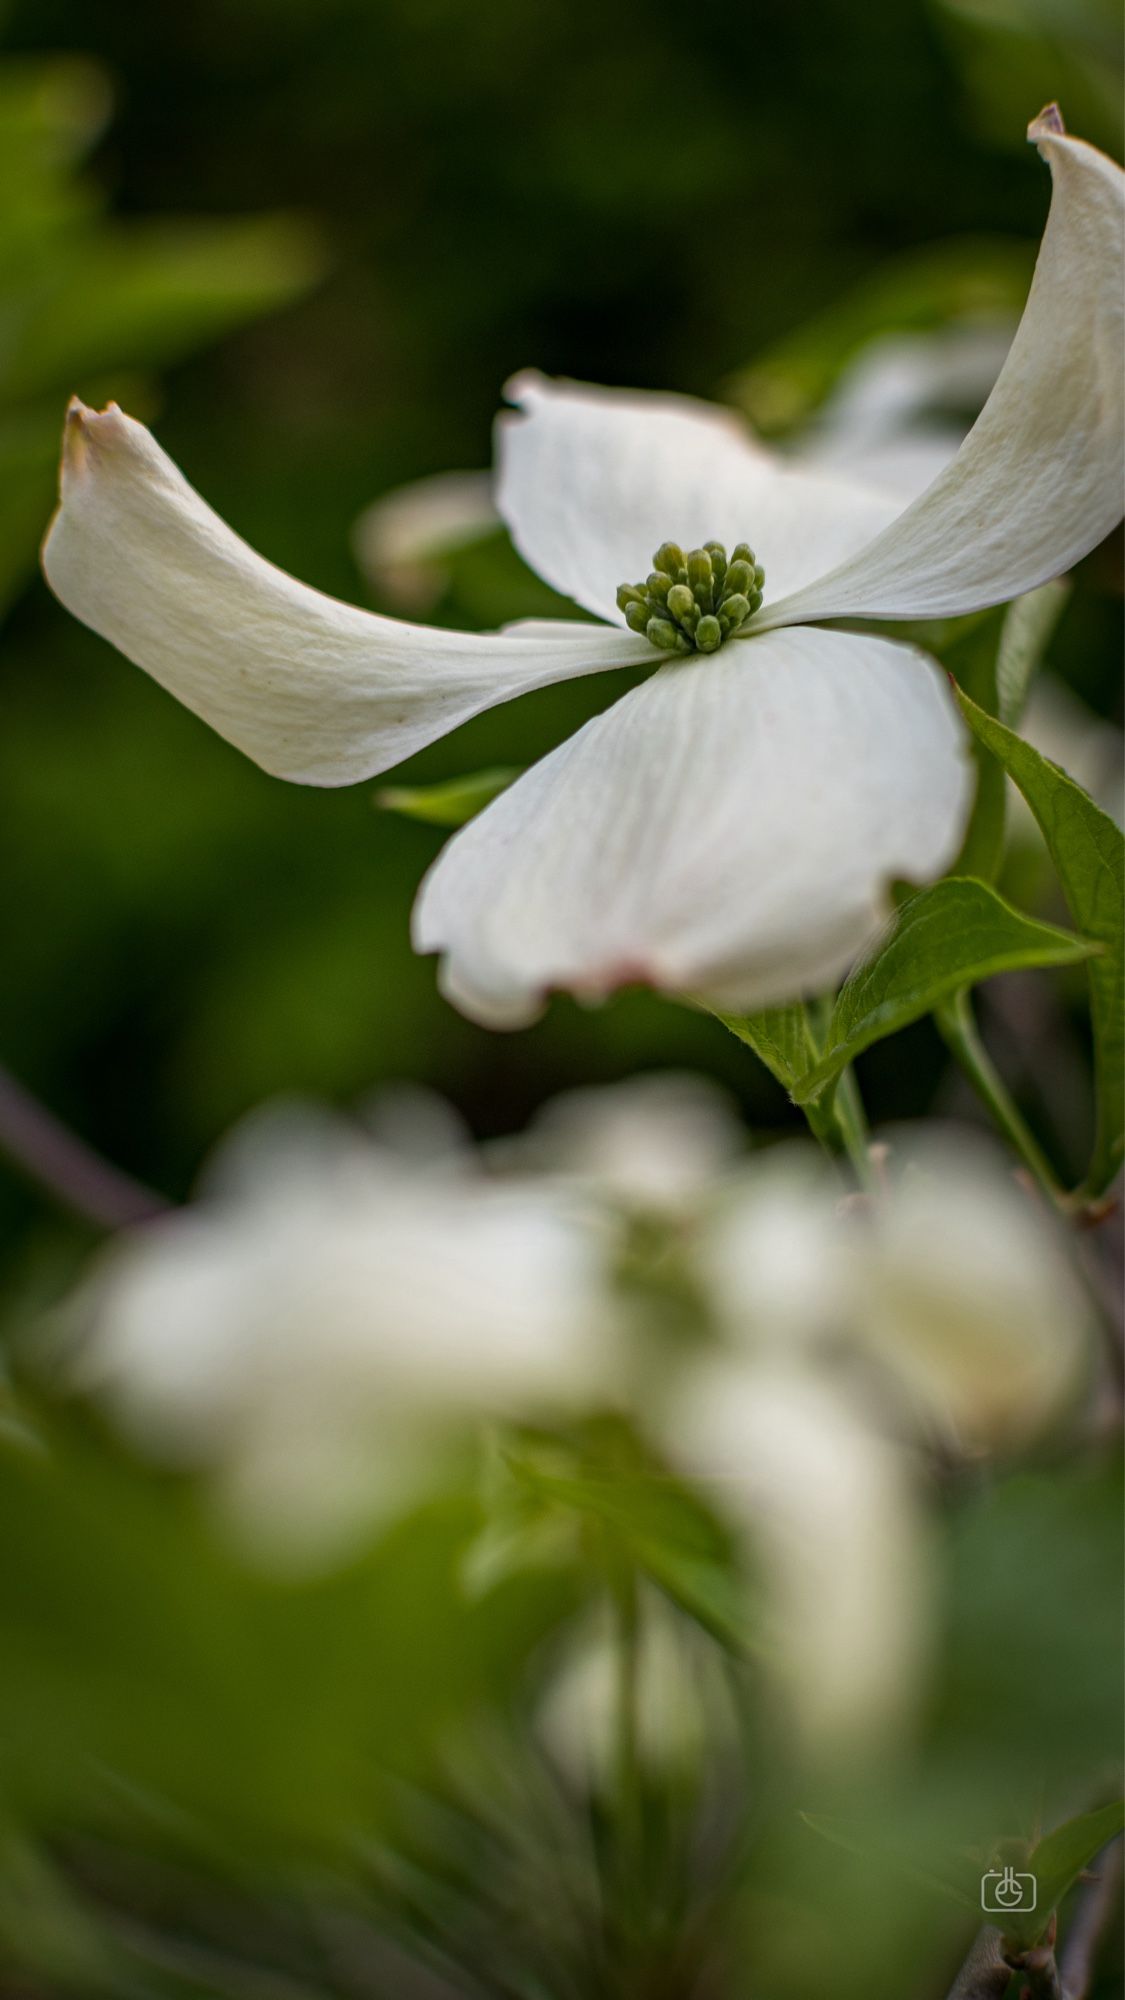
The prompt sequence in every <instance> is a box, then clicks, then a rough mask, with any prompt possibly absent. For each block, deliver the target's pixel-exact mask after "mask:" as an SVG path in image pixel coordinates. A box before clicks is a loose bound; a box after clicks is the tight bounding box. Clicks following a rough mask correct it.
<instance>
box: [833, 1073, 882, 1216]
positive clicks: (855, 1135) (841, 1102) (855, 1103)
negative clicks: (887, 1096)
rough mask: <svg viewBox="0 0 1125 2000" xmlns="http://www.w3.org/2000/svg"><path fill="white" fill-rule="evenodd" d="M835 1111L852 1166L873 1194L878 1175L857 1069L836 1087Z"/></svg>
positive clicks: (842, 1078) (861, 1182) (863, 1186)
mask: <svg viewBox="0 0 1125 2000" xmlns="http://www.w3.org/2000/svg"><path fill="white" fill-rule="evenodd" d="M832 1109H833V1112H834V1113H835V1117H836V1126H837V1129H838V1131H839V1134H840V1138H841V1140H842V1141H843V1146H844V1151H845V1152H846V1154H847V1156H848V1158H849V1160H850V1161H851V1163H852V1167H853V1169H854V1172H855V1177H856V1179H857V1181H858V1182H859V1184H860V1187H861V1188H862V1189H863V1191H864V1193H865V1194H873V1193H874V1192H875V1175H874V1172H873V1170H872V1166H871V1148H870V1145H869V1143H868V1133H867V1114H866V1112H865V1111H864V1108H863V1099H862V1097H861V1096H860V1094H859V1084H858V1083H857V1082H856V1075H855V1071H854V1070H853V1069H846V1070H845V1071H844V1074H843V1075H842V1077H841V1078H840V1081H839V1083H838V1084H837V1085H836V1096H835V1099H834V1101H833V1105H832Z"/></svg>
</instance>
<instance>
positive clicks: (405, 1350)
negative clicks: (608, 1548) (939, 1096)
mask: <svg viewBox="0 0 1125 2000" xmlns="http://www.w3.org/2000/svg"><path fill="white" fill-rule="evenodd" d="M884 1151H885V1155H886V1159H885V1166H884V1169H883V1188H882V1191H881V1192H880V1193H879V1194H877V1195H874V1196H862V1197H860V1196H855V1195H850V1196H849V1195H846V1194H845V1193H844V1190H843V1185H842V1183H841V1181H840V1179H839V1177H838V1176H837V1175H836V1173H835V1171H834V1169H833V1167H832V1165H831V1163H830V1162H828V1161H826V1160H823V1159H821V1157H820V1156H819V1155H817V1154H815V1153H814V1152H813V1151H812V1150H811V1149H809V1148H807V1147H805V1146H804V1145H800V1144H797V1145H792V1146H788V1145H787V1146H782V1147H778V1148H774V1149H769V1150H766V1151H763V1152H761V1153H759V1154H757V1155H747V1154H746V1153H745V1152H744V1150H743V1136H742V1133H741V1129H740V1127H739V1126H738V1124H737V1122H736V1121H735V1119H734V1117H733V1115H732V1113H731V1111H730V1109H729V1108H728V1106H727V1104H726V1102H725V1100H724V1099H723V1098H722V1096H721V1095H720V1094H719V1093H718V1092H715V1091H713V1090H712V1089H711V1088H709V1087H708V1086H705V1085H704V1084H703V1083H701V1082H698V1081H695V1080H693V1079H689V1078H679V1077H663V1076H662V1077H650V1078H643V1079H639V1080H637V1081H635V1082H633V1083H631V1084H627V1085H623V1086H620V1087H618V1088H615V1089H607V1090H601V1091H596V1090H595V1091H584V1092H580V1093H577V1094H575V1095H573V1096H570V1097H567V1098H562V1099H558V1100H556V1101H555V1102H553V1103H552V1104H550V1105H548V1106H547V1108H546V1110H545V1111H544V1112H543V1113H541V1115H540V1116H539V1118H538V1119H537V1120H536V1121H535V1123H534V1124H533V1125H532V1126H531V1128H530V1130H529V1131H528V1132H527V1133H526V1134H524V1135H523V1136H522V1137H520V1138H519V1139H516V1140H509V1141H505V1142H503V1143H502V1144H499V1145H495V1146H493V1147H491V1148H475V1147H473V1146H472V1145H471V1144H469V1143H468V1142H467V1141H466V1140H465V1138H464V1137H463V1135H462V1134H461V1133H460V1132H459V1130H458V1127H457V1125H456V1121H455V1120H454V1118H453V1116H452V1114H450V1113H448V1112H447V1110H446V1107H444V1106H442V1105H440V1104H436V1103H435V1102H434V1101H433V1100H430V1099H426V1098H423V1097H418V1096H406V1097H402V1098H398V1099H393V1100H391V1099H387V1100H383V1101H381V1102H380V1103H379V1104H377V1105H376V1107H375V1109H374V1112H373V1114H372V1117H371V1119H370V1120H369V1121H368V1122H367V1123H366V1124H360V1123H351V1122H347V1121H345V1120H343V1119H336V1118H334V1117H331V1116H329V1115H327V1114H323V1113H320V1112H314V1111H303V1110H299V1109H289V1110H284V1111H283V1110H272V1111H268V1112H265V1113H261V1114H258V1116H257V1117H256V1118H254V1119H252V1120H250V1121H249V1122H248V1123H247V1124H246V1125H245V1126H243V1127H242V1128H241V1129H240V1130H239V1131H238V1132H237V1133H236V1134H235V1135H234V1136H233V1137H232V1138H231V1139H230V1140H229V1141H228V1142H227V1144H226V1146H225V1148H224V1149H223V1150H222V1152H221V1153H220V1155H219V1156H218V1158H217V1160H216V1161H215V1163H214V1165H213V1167H212V1169H211V1170H210V1172H209V1174H208V1176H207V1178H206V1180H205V1182H204V1185H203V1186H202V1188H201V1190H200V1193H199V1197H198V1199H197V1200H196V1201H195V1202H194V1203H193V1204H192V1205H191V1206H189V1207H187V1208H185V1209H183V1210H181V1211H179V1212H177V1213H174V1214H172V1215H171V1216H169V1217H168V1218H167V1219H165V1220H161V1221H159V1222H157V1223H155V1224H149V1225H147V1226H145V1227H144V1228H143V1229H140V1230H138V1231H136V1232H134V1233H132V1234H131V1235H129V1236H126V1237H124V1238H119V1239H118V1240H117V1241H116V1242H115V1243H114V1244H113V1245H112V1246H111V1247H110V1248H109V1249H108V1250H107V1251H106V1252H104V1253H103V1254H102V1256H101V1258H100V1259H99V1261H98V1263H97V1264H96V1266H95V1268H94V1269H93V1271H92V1272H91V1274H90V1275H89V1276H88V1278H87V1280H86V1281H85V1283H84V1284H83V1286H82V1288H81V1290H80V1291H79V1293H78V1294H77V1296H76V1297H74V1298H73V1299H72V1301H71V1302H70V1304H69V1307H68V1308H67V1310H66V1312H65V1313H64V1314H63V1316H62V1324H61V1328H60V1329H58V1330H57V1334H56V1340H57V1345H56V1348H55V1350H54V1352H55V1365H56V1367H59V1368H62V1369H63V1370H64V1371H65V1372H66V1374H67V1375H68V1377H69V1379H70V1380H71V1381H72V1382H73V1383H74V1384H75V1385H76V1386H77V1387H78V1388H80V1389H81V1390H82V1392H83V1393H86V1394H89V1395H92V1396H93V1397H95V1398H96V1399H97V1400H98V1401H99V1402H100V1403H101V1404H102V1405H103V1406H104V1407H105V1409H106V1410H107V1411H108V1412H109V1413H110V1414H111V1416H112V1418H113V1420H114V1421H115V1422H116V1423H117V1424H118V1425H119V1427H120V1428H121V1429H122V1430H123V1431H124V1432H125V1434H126V1435H127V1437H128V1439H129V1440H130V1442H131V1443H132V1444H133V1445H134V1446H137V1447H139V1448H141V1449H142V1451H144V1452H145V1453H147V1454H149V1455H151V1456H153V1457H155V1458H157V1459H158V1460H162V1461H166V1462H169V1463H171V1464H173V1465H175V1466H179V1467H184V1468H194V1469H196V1470H197V1471H198V1472H200V1473H201V1474H202V1475H203V1476H204V1477H205V1480H206V1481H207V1483H208V1487H209V1490H210V1491H211V1493H212V1495H213V1498H214V1500H215V1502H216V1503H217V1504H218V1506H219V1507H220V1509H221V1510H222V1512H223V1514H224V1516H225V1518H227V1519H228V1520H229V1521H230V1522H232V1523H233V1524H234V1525H235V1527H236V1528H237V1530H238V1532H239V1533H240V1535H241V1536H242V1537H243V1538H244V1539H245V1540H247V1541H248V1543H249V1545H250V1546H251V1548H252V1549H253V1551H254V1552H255V1553H256V1554H257V1555H259V1556H261V1557H268V1558H269V1559H270V1560H271V1561H273V1562H278V1561H281V1562H285V1563H298V1564H300V1563H307V1562H308V1561H309V1560H313V1561H315V1562H317V1563H325V1562H330V1561H332V1560H334V1559H337V1558H338V1557H339V1558H342V1557H343V1556H344V1555H345V1554H346V1553H347V1552H348V1551H349V1550H350V1549H351V1548H352V1547H354V1545H355V1542H356V1540H357V1538H358V1537H361V1536H362V1535H363V1534H365V1533H368V1532H372V1531H373V1530H374V1529H375V1527H376V1526H377V1525H378V1524H379V1523H381V1522H383V1521H385V1520H386V1519H387V1518H388V1517H389V1516H391V1515H393V1514H394V1513H395V1512H396V1511H399V1510H401V1509H402V1508H404V1507H405V1506H407V1505H409V1504H410V1503H411V1502H412V1501H414V1500H416V1499H417V1498H418V1497H419V1496H420V1495H422V1494H424V1493H425V1491H426V1490H427V1489H428V1488H429V1487H431V1486H432V1485H433V1484H434V1483H435V1482H436V1481H438V1480H439V1479H440V1477H441V1476H442V1471H443V1468H444V1467H445V1466H446V1465H447V1462H448V1461H449V1460H450V1459H457V1458H461V1459H463V1458H464V1456H465V1455H466V1454H467V1453H469V1452H470V1451H471V1450H472V1448H473V1445H474V1443H479V1441H480V1440H481V1439H482V1438H483V1437H486V1436H489V1435H494V1434H495V1432H496V1429H497V1427H504V1426H535V1427H537V1430H539V1431H542V1430H544V1429H545V1430H546V1431H547V1432H548V1433H552V1432H554V1433H555V1434H557V1435H561V1436H564V1437H565V1435H566V1433H567V1429H568V1426H570V1425H572V1424H574V1423H575V1422H578V1421H580V1420H581V1419H583V1418H595V1417H597V1416H598V1415H599V1414H603V1415H604V1414H607V1413H614V1414H615V1416H616V1419H617V1420H618V1421H621V1420H623V1421H624V1422H625V1423H626V1424H627V1425H628V1426H630V1427H631V1428H632V1430H633V1431H634V1432H635V1433H636V1435H637V1437H638V1438H639V1439H641V1440H643V1442H644V1446H645V1449H646V1450H648V1451H650V1452H651V1453H652V1454H654V1456H655V1458H656V1460H657V1462H658V1463H660V1464H663V1465H664V1466H665V1467H666V1468H667V1470H668V1473H669V1476H670V1477H673V1478H675V1479H678V1480H687V1481H688V1482H689V1483H690V1484H692V1485H694V1486H695V1487H696V1489H697V1490H698V1492H699V1493H700V1495H701V1496H702V1498H703V1499H704V1501H705V1503H706V1505H707V1506H708V1507H709V1509H710V1510H711V1511H712V1512H713V1513H714V1514H715V1515H716V1516H717V1517H718V1519H719V1520H720V1522H723V1523H725V1524H726V1525H727V1526H728V1527H729V1528H730V1529H731V1530H733V1532H734V1534H735V1537H736V1539H738V1540H739V1541H740V1543H741V1544H742V1545H743V1546H744V1547H745V1549H746V1550H747V1554H748V1558H749V1559H750V1560H751V1561H752V1562H753V1564H754V1566H755V1569H756V1572H757V1574H758V1577H759V1580H760V1581H761V1583H762V1585H763V1610H762V1614H761V1637H762V1641H763V1644H764V1645H765V1646H766V1647H767V1649H768V1651H769V1652H770V1653H771V1654H772V1656H773V1658H774V1660H775V1661H776V1664H777V1667H778V1669H779V1681H780V1684H781V1685H782V1686H783V1687H785V1688H786V1689H787V1690H788V1691H789V1694H790V1696H791V1698H792V1701H793V1705H794V1712H795V1713H796V1715H797V1716H798V1718H799V1720H800V1723H801V1725H802V1727H803V1728H804V1729H806V1730H807V1731H808V1732H810V1733H811V1734H812V1735H814V1736H815V1737H818V1738H824V1737H829V1738H830V1737H832V1736H833V1735H834V1734H835V1733H836V1732H837V1731H838V1730H842V1731H845V1732H847V1733H849V1734H850V1735H854V1732H855V1730H856V1728H857V1727H861V1726H862V1725H863V1723H864V1721H865V1719H867V1720H870V1721H872V1722H876V1721H877V1722H878V1724H879V1726H880V1727H886V1726H887V1723H888V1720H889V1718H890V1717H891V1716H892V1715H893V1714H894V1712H895V1711H897V1710H901V1708H902V1707H903V1704H904V1703H905V1704H907V1705H909V1703H910V1701H911V1699H912V1697H913V1694H914V1693H915V1692H916V1690H917V1688H918V1686H919V1685H920V1671H919V1670H920V1666H921V1663H922V1661H923V1660H924V1653H925V1640H926V1628H927V1595H928V1590H927V1532H926V1506H925V1494H926V1486H927V1480H928V1479H929V1478H930V1477H931V1476H932V1468H933V1467H934V1466H935V1465H949V1464H950V1463H951V1462H952V1463H956V1461H957V1459H958V1457H963V1456H965V1455H969V1454H978V1453H981V1452H986V1451H990V1450H994V1449H999V1450H1008V1449H1010V1448H1017V1447H1021V1446H1024V1445H1026V1444H1027V1443H1028V1442H1030V1441H1031V1440H1033V1439H1034V1438H1035V1437H1036V1435H1037V1434H1038V1433H1040V1432H1041V1431H1042V1430H1043V1429H1044V1428H1045V1427H1046V1426H1047V1425H1049V1424H1050V1423H1051V1421H1052V1420H1054V1419H1057V1418H1059V1417H1060V1415H1061V1414H1063V1413H1064V1412H1065V1411H1066V1409H1067V1407H1068V1405H1069V1404H1070V1403H1071V1402H1072V1401H1073V1399H1074V1398H1075V1396H1076V1394H1077V1393H1078V1390H1079V1388H1080V1384H1081V1380H1082V1374H1083V1356H1084V1338H1085V1313H1084V1308H1083V1303H1082V1299H1081V1295H1080V1293H1079V1292H1078V1290H1077V1288H1076V1285H1075V1282H1074V1280H1073V1278H1072V1275H1071V1271H1070V1267H1069V1264H1068V1261H1067V1257H1066V1255H1065V1253H1064V1250H1063V1248H1062V1247H1061V1245H1060V1243H1059V1241H1058V1239H1057V1237H1056V1235H1055V1232H1054V1226H1053V1223H1052V1221H1051V1220H1050V1218H1048V1217H1047V1216H1046V1215H1045V1214H1044V1213H1042V1212H1041V1211H1040V1210H1039V1209H1038V1208H1037V1207H1036V1206H1035V1205H1034V1202H1033V1198H1032V1197H1031V1196H1030V1195H1029V1194H1028V1193H1026V1192H1025V1190H1024V1189H1023V1188H1022V1187H1020V1186H1018V1185H1017V1184H1016V1183H1015V1182H1014V1181H1013V1179H1012V1178H1011V1175H1010V1173H1009V1171H1008V1169H1007V1168H1006V1166H1005V1165H1004V1164H1003V1162H1002V1161H1000V1160H999V1159H998V1158H997V1157H995V1156H994V1155H993V1154H992V1153H991V1151H990V1150H988V1149H987V1148H986V1147H985V1146H984V1144H983V1143H982V1142H981V1141H980V1140H979V1139H977V1138H974V1137H971V1136H968V1135H966V1134H963V1133H954V1132H952V1131H945V1132H941V1131H940V1130H939V1131H938V1132H937V1133H936V1135H935V1132H934V1131H933V1129H932V1128H927V1129H926V1131H925V1132H919V1133H915V1132H913V1131H910V1130H908V1129H904V1130H903V1131H902V1132H900V1133H899V1134H897V1135H892V1136H891V1139H890V1141H889V1143H888V1144H887V1146H886V1147H885V1148H881V1149H880V1154H882V1153H883V1152H884ZM59 1334H61V1335H62V1336H63V1337H62V1338H61V1340H60V1339H59Z"/></svg>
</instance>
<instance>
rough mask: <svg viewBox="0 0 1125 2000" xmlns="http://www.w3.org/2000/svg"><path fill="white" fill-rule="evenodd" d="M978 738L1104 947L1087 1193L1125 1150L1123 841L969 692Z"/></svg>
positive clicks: (1100, 1184) (1095, 982) (1081, 920)
mask: <svg viewBox="0 0 1125 2000" xmlns="http://www.w3.org/2000/svg"><path fill="white" fill-rule="evenodd" d="M958 700H959V701H960V704H961V708H962V711H963V713H964V716H965V720H966V721H967V723H968V725H969V727H970V729H971V730H972V731H973V734H974V735H975V736H976V737H977V739H978V740H979V741H980V742H981V743H983V744H984V745H985V747H986V749H988V750H990V751H991V752H992V754H993V756H994V757H996V758H998V759H999V761H1000V763H1001V764H1003V766H1004V768H1005V770H1006V771H1007V772H1008V773H1009V775H1010V776H1011V778H1012V779H1013V780H1014V782H1015V783H1016V784H1017V785H1018V786H1019V788H1020V791H1021V792H1022V793H1023V795H1024V798H1025V799H1026V800H1027V803H1028V805H1029V806H1030V807H1031V810H1032V812H1033V813H1034V814H1035V817H1036V819H1037V820H1038V822H1039V825H1040V827H1041V828H1042V832H1043V838H1044V840H1045V841H1046V843H1047V847H1048V850H1049V852H1050V855H1051V859H1052V861H1053V862H1054V864H1055V867H1056V869H1057V870H1058V875H1059V880H1060V881H1061V883H1062V886H1063V892H1064V894H1065V896H1066V900H1067V903H1068V904H1069V906H1070V911H1071V915H1072V916H1073V918H1074V920H1075V922H1076V923H1077V924H1078V925H1079V926H1080V928H1081V929H1082V930H1083V931H1084V932H1085V933H1086V935H1087V936H1088V937H1090V938H1094V939H1096V940H1097V942H1098V943H1099V944H1100V945H1101V947H1102V951H1101V955H1100V956H1099V957H1097V958H1091V960H1090V963H1089V965H1088V967H1087V971H1088V975H1089V980H1090V1011H1091V1014H1092V1016H1093V1025H1094V1050H1095V1069H1096V1088H1097V1135H1096V1138H1095V1142H1094V1156H1093V1159H1092V1160H1091V1162H1090V1170H1089V1174H1088V1176H1087V1182H1086V1187H1087V1192H1088V1193H1089V1194H1091V1195H1096V1194H1100V1193H1101V1192H1102V1190H1103V1189H1104V1188H1106V1187H1107V1186H1108V1185H1109V1182H1110V1181H1111V1180H1112V1179H1113V1177H1114V1174H1115V1173H1116V1172H1117V1169H1118V1167H1119V1166H1120V1164H1121V1158H1122V1153H1123V1152H1125V841H1123V839H1122V835H1121V832H1120V829H1119V828H1118V827H1116V826H1115V825H1114V823H1113V821H1112V820H1111V819H1110V818H1109V816H1108V814H1106V813H1104V812H1102V810H1101V808H1100V806H1096V805H1095V804H1094V801H1093V799H1091V798H1090V797H1089V796H1088V795H1087V793H1085V792H1084V791H1083V790H1082V787H1081V785H1076V784H1075V782H1074V779H1073V778H1069V777H1068V776H1067V774H1066V772H1065V771H1062V770H1060V769H1059V766H1058V765H1057V764H1052V763H1051V762H1050V761H1049V760H1048V759H1047V758H1046V757H1043V756H1041V755H1040V753H1039V751H1038V750H1033V749H1032V747H1031V745H1030V743H1024V742H1023V740H1022V739H1021V738H1020V737H1018V736H1016V735H1015V734H1014V733H1013V731H1012V730H1010V729H1008V728H1006V727H1005V725H1004V724H1003V723H1002V722H997V721H995V720H994V718H993V717H992V716H990V715H986V714H985V713H984V710H983V709H980V708H978V707H977V705H976V703H975V702H972V701H970V700H969V697H968V696H967V695H966V694H963V693H961V692H959V693H958Z"/></svg>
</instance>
